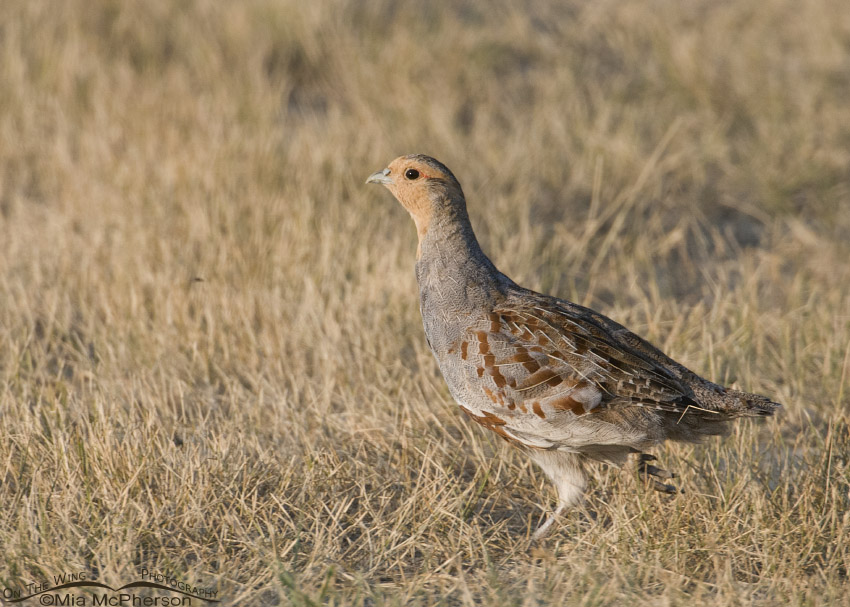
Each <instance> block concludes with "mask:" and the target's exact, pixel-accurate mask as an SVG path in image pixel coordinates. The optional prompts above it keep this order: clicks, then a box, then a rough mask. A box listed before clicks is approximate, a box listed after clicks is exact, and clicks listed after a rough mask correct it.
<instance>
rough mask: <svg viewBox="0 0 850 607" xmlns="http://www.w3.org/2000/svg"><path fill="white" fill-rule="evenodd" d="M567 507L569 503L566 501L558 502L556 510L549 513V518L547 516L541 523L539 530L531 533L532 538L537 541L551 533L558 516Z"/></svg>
mask: <svg viewBox="0 0 850 607" xmlns="http://www.w3.org/2000/svg"><path fill="white" fill-rule="evenodd" d="M566 509H567V505H566V504H565V503H563V502H561V503H560V504H558V507H557V508H555V511H554V512H553V513H552V514H550V515H549V518H547V519H546V520H545V521H544V522H543V524H542V525H540V526H539V527H538V528H537V531H535V532H534V533H533V534H532V535H531V540H532V541H534V542H536V541H537V540H539V539H541V538H544V537H546V536H547V535H549V531H550V530H551V529H552V525H553V524H554V523H555V521H556V520H557V519H558V517H559V516H561V514H562V513H563V512H564V510H566Z"/></svg>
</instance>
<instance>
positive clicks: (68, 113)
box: [0, 0, 850, 607]
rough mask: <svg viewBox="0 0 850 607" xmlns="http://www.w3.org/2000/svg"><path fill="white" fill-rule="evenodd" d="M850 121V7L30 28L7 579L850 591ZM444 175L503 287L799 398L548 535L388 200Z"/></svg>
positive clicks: (279, 596) (7, 75) (1, 419)
mask: <svg viewBox="0 0 850 607" xmlns="http://www.w3.org/2000/svg"><path fill="white" fill-rule="evenodd" d="M848 100H850V10H848V9H847V3H846V0H798V1H795V2H791V1H790V0H760V1H756V0H739V1H736V2H728V1H725V0H720V1H718V0H601V1H599V2H580V1H572V0H571V1H567V2H559V1H556V0H531V1H530V2H527V3H511V2H506V1H503V0H495V1H489V2H488V1H485V0H461V1H450V0H438V1H436V2H416V3H400V2H393V1H390V0H375V1H370V2H357V1H354V0H352V1H348V2H345V1H330V0H319V1H316V2H305V1H301V0H246V1H245V2H213V1H212V0H191V1H186V2H181V1H177V0H173V1H170V0H147V1H145V2H126V1H123V0H96V1H95V0H63V1H61V2H58V1H50V0H6V1H4V2H2V3H0V505H2V506H0V586H2V587H7V588H20V587H22V586H24V585H26V584H30V583H34V582H42V581H45V580H51V581H52V576H53V575H56V574H58V573H60V572H86V574H87V575H88V576H89V577H90V578H95V579H98V580H100V581H103V582H104V583H107V584H110V585H112V586H116V587H117V586H120V585H122V584H125V583H128V582H129V581H132V580H135V579H138V577H139V574H140V571H141V570H142V569H143V568H147V569H148V570H152V571H162V572H167V573H169V574H171V575H174V576H176V577H178V578H180V579H182V580H186V581H188V582H192V583H194V584H197V585H198V586H203V587H212V588H215V589H216V590H217V592H218V598H219V599H221V601H222V604H225V605H240V606H244V605H275V604H281V605H290V604H292V605H319V604H329V605H340V606H342V605H358V606H365V605H377V606H379V605H436V604H439V605H499V606H503V605H508V606H510V605H516V606H520V605H522V606H525V605H529V606H530V605H546V604H551V605H585V606H594V605H631V606H635V607H637V606H644V605H646V606H649V605H653V606H654V605H850V595H848V569H850V462H849V461H848V460H850V420H848V404H850V286H848V285H850V263H848V261H849V260H850V101H848ZM410 152H421V153H427V154H430V155H433V156H435V157H437V158H438V159H440V160H442V161H443V162H445V163H446V164H447V165H448V166H449V167H450V168H452V170H453V171H454V172H455V173H456V175H457V176H458V178H459V179H460V180H461V183H462V184H463V186H464V189H465V190H466V193H467V198H468V200H469V202H470V214H471V217H472V221H473V224H474V226H475V228H476V230H477V232H478V234H479V237H480V239H481V241H482V243H483V246H484V249H485V251H487V252H488V253H489V254H490V256H491V257H492V259H493V260H494V262H495V263H496V264H497V266H499V267H500V268H501V269H502V270H503V271H504V272H505V273H507V274H508V275H509V276H511V277H512V278H514V279H515V280H517V281H518V282H520V283H521V284H524V285H525V286H528V287H531V288H535V289H538V290H543V291H547V292H550V293H553V294H557V295H559V296H562V297H565V298H568V299H571V300H573V301H576V302H578V303H582V304H585V305H590V306H592V307H594V308H596V309H598V310H599V311H601V312H603V313H605V314H607V315H609V316H611V317H613V318H614V319H616V320H618V321H620V322H622V323H623V324H626V325H627V326H629V327H630V328H632V329H633V330H634V331H636V332H637V333H639V334H641V335H643V336H644V337H646V338H648V339H649V340H651V341H653V342H654V343H656V344H658V345H659V346H661V347H663V348H664V349H665V350H666V351H667V352H668V353H669V354H670V355H672V356H673V357H675V358H677V359H678V360H681V361H682V362H683V363H685V364H687V365H688V366H690V367H691V368H693V369H694V370H696V371H698V372H701V373H703V374H704V375H705V376H707V377H709V378H711V379H713V380H716V381H718V382H724V383H730V384H734V385H735V386H737V387H738V388H740V389H745V390H749V391H754V392H759V393H764V394H767V395H770V396H772V397H773V398H775V399H776V400H778V401H780V402H782V403H783V404H784V408H783V410H782V412H781V413H780V414H779V415H778V416H777V418H775V419H771V420H768V421H767V422H766V423H761V424H757V423H753V422H745V423H741V424H739V425H738V426H737V427H736V429H735V431H734V433H733V434H732V435H731V436H730V437H728V438H726V439H723V440H719V439H715V440H712V441H710V442H707V443H706V444H704V445H699V446H692V445H691V446H689V445H665V446H663V447H660V448H659V449H658V450H657V451H656V455H658V457H659V460H660V462H661V465H663V466H664V467H666V468H669V469H673V470H675V471H676V472H678V473H679V475H680V478H679V479H677V481H678V485H679V487H680V488H681V489H682V490H683V493H682V494H679V495H676V496H665V495H661V494H658V493H655V492H652V491H649V490H646V489H645V488H644V487H643V486H642V484H641V482H640V481H639V480H638V479H637V478H636V477H635V474H634V471H633V470H630V469H623V470H616V469H610V468H605V467H601V466H598V467H595V468H594V469H593V477H592V480H591V486H590V489H589V492H588V502H587V506H586V511H585V512H581V511H575V512H573V513H571V514H570V515H569V516H567V517H566V518H565V520H564V521H563V524H562V525H561V527H560V528H559V529H558V531H557V532H556V533H554V534H553V535H552V536H550V537H549V538H547V539H546V540H544V541H543V542H541V543H540V544H539V545H531V544H530V543H529V541H528V537H529V535H530V532H531V531H533V529H534V528H535V527H536V526H537V525H538V524H539V522H540V521H541V519H542V517H544V516H545V515H546V513H547V511H548V510H549V509H550V508H551V507H552V506H553V505H554V498H555V496H554V491H553V490H552V488H551V487H550V485H549V484H548V481H547V480H546V479H545V478H544V477H543V475H542V474H541V473H540V472H539V471H538V470H536V469H535V468H534V467H533V466H532V465H531V464H530V463H529V461H528V460H527V459H526V458H525V457H524V456H523V455H522V454H521V453H519V452H517V451H514V450H512V449H511V448H510V447H508V446H507V445H504V444H502V443H501V442H500V440H499V439H498V437H496V436H490V435H487V434H485V432H484V431H482V429H480V428H479V427H476V426H473V424H471V423H470V422H469V421H468V420H466V419H465V418H463V417H462V415H461V414H460V412H459V410H458V409H457V407H456V406H455V404H454V403H453V402H452V399H451V397H450V395H449V394H448V390H447V388H446V386H445V384H444V382H443V380H442V378H441V377H440V375H439V372H438V370H437V368H436V364H435V362H434V360H433V358H432V356H431V354H430V352H429V350H428V347H427V344H426V342H425V338H424V334H423V331H422V327H421V320H420V317H419V310H418V300H417V288H416V282H415V277H414V273H413V263H414V256H415V250H416V243H415V238H416V236H415V230H414V227H413V224H412V222H411V221H410V219H409V217H408V216H407V215H406V213H405V212H404V210H403V209H402V208H401V207H400V206H399V205H398V204H397V203H396V202H395V201H393V200H392V199H391V197H390V195H389V194H388V193H386V192H384V191H382V190H381V189H379V188H376V187H374V186H365V185H364V183H363V182H364V180H365V178H366V177H367V176H368V175H369V174H370V173H371V172H372V171H375V170H379V169H381V168H383V167H384V166H386V164H387V163H388V162H389V161H390V160H391V159H392V158H394V157H396V156H398V155H401V154H404V153H410ZM594 516H595V519H594Z"/></svg>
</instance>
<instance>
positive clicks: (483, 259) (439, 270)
mask: <svg viewBox="0 0 850 607" xmlns="http://www.w3.org/2000/svg"><path fill="white" fill-rule="evenodd" d="M416 278H417V280H418V281H419V294H420V305H421V308H422V315H423V317H424V319H425V324H426V332H427V331H428V330H429V326H428V325H429V316H435V315H440V316H443V317H448V316H450V315H451V314H452V313H454V314H455V315H464V314H468V313H472V312H474V311H476V310H477V309H478V308H482V309H483V308H485V307H487V306H492V304H493V302H494V301H498V300H499V299H501V298H502V297H504V295H505V294H506V293H507V291H508V289H509V288H510V287H511V286H512V285H513V284H514V283H513V282H512V281H511V280H510V279H509V278H507V277H506V276H505V275H504V274H502V273H501V272H499V270H497V269H496V266H494V265H493V263H492V262H491V261H490V260H489V259H488V258H487V256H486V255H485V254H484V252H483V251H482V250H481V246H480V245H479V244H478V239H476V237H475V233H474V232H473V231H472V224H471V223H470V221H469V216H468V215H467V213H466V209H465V208H463V207H461V208H455V209H452V211H450V212H445V213H442V214H440V215H439V216H434V217H432V218H431V219H430V221H429V222H428V229H427V230H426V231H425V232H424V233H421V232H420V237H419V256H418V259H417V262H416ZM446 312H448V313H449V314H446Z"/></svg>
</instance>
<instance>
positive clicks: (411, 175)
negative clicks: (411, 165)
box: [404, 169, 419, 181]
mask: <svg viewBox="0 0 850 607" xmlns="http://www.w3.org/2000/svg"><path fill="white" fill-rule="evenodd" d="M404 176H405V177H407V178H408V179H410V180H411V181H413V180H414V179H419V171H417V170H416V169H407V170H406V171H405V172H404Z"/></svg>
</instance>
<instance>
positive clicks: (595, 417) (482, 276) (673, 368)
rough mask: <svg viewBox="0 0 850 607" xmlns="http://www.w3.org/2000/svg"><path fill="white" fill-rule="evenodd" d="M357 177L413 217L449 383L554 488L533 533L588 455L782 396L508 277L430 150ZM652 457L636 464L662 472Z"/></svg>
mask: <svg viewBox="0 0 850 607" xmlns="http://www.w3.org/2000/svg"><path fill="white" fill-rule="evenodd" d="M367 183H379V184H383V185H385V186H386V187H387V188H388V189H389V190H390V192H392V194H393V195H394V196H395V197H396V198H397V199H398V201H399V202H400V203H401V204H402V205H403V206H404V207H405V208H406V209H407V210H408V212H410V214H411V216H412V217H413V220H414V222H415V224H416V228H417V233H418V235H419V249H418V252H417V262H416V277H417V280H418V282H419V295H420V309H421V312H422V319H423V323H424V326H425V335H426V337H427V339H428V344H429V345H430V347H431V350H432V351H433V353H434V356H435V357H436V359H437V363H438V364H439V366H440V370H441V371H442V373H443V376H444V377H445V379H446V382H447V384H448V387H449V390H450V392H451V394H452V396H453V397H454V399H455V400H456V401H457V402H458V404H459V405H460V407H461V409H462V410H463V411H464V412H465V413H466V414H467V415H469V417H470V418H472V419H473V420H474V421H476V422H478V423H479V424H481V425H482V426H484V427H486V428H489V429H490V430H493V431H494V432H496V433H497V434H499V435H500V436H502V438H504V439H505V440H507V441H509V442H510V443H512V444H514V445H516V446H518V447H520V448H522V449H525V450H526V451H528V453H529V454H530V455H531V457H532V458H533V459H534V460H535V462H536V463H537V464H538V465H540V467H541V468H542V469H543V470H544V471H545V472H546V474H547V475H548V476H549V477H550V478H551V479H552V481H553V482H554V484H555V486H556V488H557V491H558V496H559V506H558V509H557V510H556V511H555V513H554V514H553V515H552V516H551V517H549V519H548V520H547V521H546V522H545V523H544V524H543V525H542V526H541V527H540V528H539V529H538V530H537V532H536V533H535V536H534V537H535V538H539V537H542V536H543V535H544V534H545V533H546V532H547V531H548V530H549V529H550V527H551V525H552V523H553V522H554V520H555V517H556V516H557V515H558V514H560V513H561V512H563V510H564V509H566V508H567V507H569V506H571V505H573V504H575V503H577V502H578V501H580V500H581V499H582V494H583V492H584V488H585V485H586V476H585V472H584V463H585V462H586V461H587V460H600V461H605V462H609V463H613V464H617V465H619V464H622V463H624V462H625V461H626V459H627V457H628V456H629V455H630V454H632V453H641V452H642V451H643V450H645V449H647V448H649V447H651V446H652V445H656V444H658V443H660V442H662V441H664V440H668V439H669V440H677V441H690V442H696V441H699V440H700V439H702V438H703V437H705V436H708V435H716V434H724V433H726V432H727V431H728V430H729V425H730V422H731V421H732V420H734V419H736V418H739V417H755V416H766V415H772V414H773V413H774V411H775V410H776V409H777V407H779V406H780V405H779V404H778V403H775V402H773V401H771V400H770V399H768V398H766V397H764V396H759V395H756V394H747V393H745V392H739V391H737V390H733V389H731V388H726V387H724V386H720V385H718V384H715V383H712V382H710V381H708V380H706V379H703V378H702V377H700V376H698V375H697V374H696V373H694V372H693V371H690V370H689V369H687V368H685V367H684V366H682V365H680V364H679V363H677V362H676V361H674V360H673V359H671V358H669V357H668V356H667V355H665V354H664V353H663V352H661V351H660V350H659V349H658V348H656V347H655V346H653V345H651V344H650V343H649V342H647V341H645V340H644V339H642V338H640V337H638V336H637V335H635V334H634V333H632V332H630V331H629V330H628V329H626V328H625V327H623V326H622V325H620V324H618V323H616V322H614V321H613V320H611V319H609V318H607V317H605V316H603V315H602V314H599V313H598V312H595V311H593V310H590V309H588V308H585V307H582V306H579V305H576V304H574V303H571V302H568V301H565V300H562V299H558V298H556V297H551V296H547V295H543V294H540V293H535V292H534V291H530V290H528V289H524V288H522V287H520V286H519V285H517V284H516V283H514V282H513V281H512V280H511V279H510V278H508V277H507V276H505V275H504V274H502V273H501V272H499V271H498V270H497V269H496V267H495V266H494V265H493V263H492V262H491V261H490V260H489V259H488V258H487V256H486V255H484V253H483V252H482V250H481V247H480V246H479V244H478V241H477V239H476V238H475V234H474V232H473V230H472V225H471V223H470V221H469V216H468V214H467V211H466V201H465V198H464V195H463V190H462V189H461V186H460V183H459V182H458V181H457V179H456V178H455V176H454V175H453V174H452V173H451V171H449V169H447V168H446V167H445V165H443V164H442V163H440V162H438V161H437V160H434V159H433V158H430V157H428V156H424V155H421V154H415V155H409V156H402V157H400V158H397V159H396V160H394V161H393V162H392V163H390V165H389V167H387V168H386V169H384V170H383V171H379V172H377V173H374V174H373V175H371V176H370V177H369V179H368V181H367ZM649 459H652V458H651V456H644V457H643V458H642V459H641V469H642V470H643V471H644V472H646V473H648V474H651V475H654V476H656V477H658V478H669V477H670V476H671V475H670V474H669V473H666V472H665V471H663V470H660V469H658V468H655V467H654V466H651V465H649V464H648V463H647V462H648V461H649ZM654 483H655V486H656V488H659V489H661V490H664V491H670V490H671V489H672V487H670V486H669V485H665V484H662V483H659V482H658V481H654Z"/></svg>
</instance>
